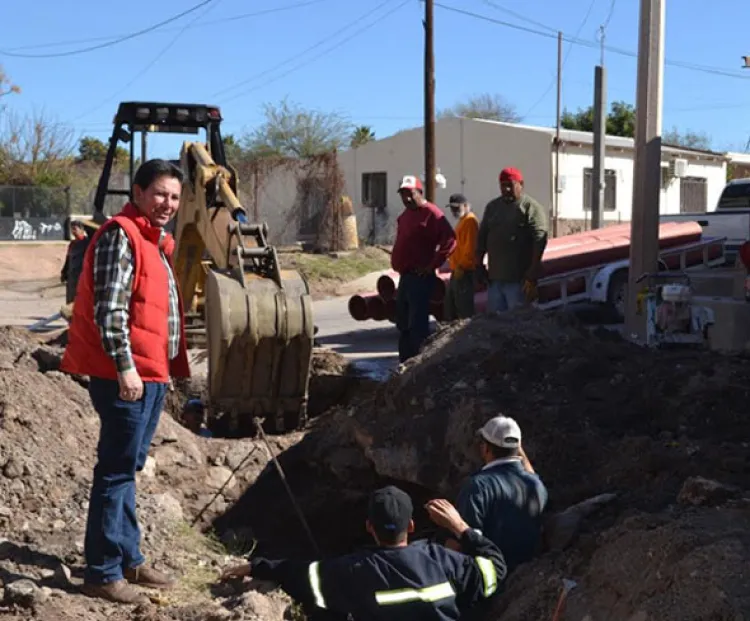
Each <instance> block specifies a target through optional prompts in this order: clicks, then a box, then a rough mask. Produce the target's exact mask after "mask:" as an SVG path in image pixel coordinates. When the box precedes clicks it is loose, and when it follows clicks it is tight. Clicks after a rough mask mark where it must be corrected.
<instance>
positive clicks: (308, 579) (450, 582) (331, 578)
mask: <svg viewBox="0 0 750 621" xmlns="http://www.w3.org/2000/svg"><path fill="white" fill-rule="evenodd" d="M461 546H462V549H463V550H464V552H467V553H460V552H454V551H452V550H448V549H447V548H445V547H443V546H441V545H437V544H433V543H428V542H425V541H418V542H416V543H413V544H411V545H408V546H405V547H400V548H375V549H372V550H366V551H361V552H356V553H354V554H350V555H347V556H343V557H338V558H334V559H329V560H324V561H313V562H301V561H269V560H265V559H255V560H254V561H253V562H252V566H253V568H252V575H253V577H255V578H258V579H259V580H273V581H275V582H278V583H279V584H280V585H281V587H282V588H283V589H284V590H285V591H286V592H287V593H288V594H289V595H290V596H291V597H292V598H294V599H295V600H297V601H298V602H300V603H301V604H302V605H303V606H305V607H306V608H307V609H308V611H310V610H312V609H314V608H317V609H325V610H326V611H328V612H330V613H333V614H337V615H347V614H350V615H352V617H353V618H354V619H356V620H357V621H365V620H373V621H376V620H377V621H379V620H385V619H388V620H392V621H400V620H402V619H403V620H404V621H407V620H408V621H452V620H455V619H459V618H460V616H461V613H462V612H465V611H466V610H468V609H470V608H472V607H473V606H475V605H477V604H478V603H480V602H482V601H485V600H486V599H487V598H489V597H491V596H492V595H493V594H494V593H495V592H496V591H497V589H498V586H499V584H500V583H501V582H502V581H503V580H504V579H505V575H506V568H505V560H504V558H503V556H502V553H501V552H500V550H499V549H498V548H497V547H496V546H495V545H494V544H493V543H492V542H491V541H489V539H487V538H486V537H484V536H483V535H481V534H480V533H478V532H476V531H467V533H465V534H464V536H463V537H462V540H461Z"/></svg>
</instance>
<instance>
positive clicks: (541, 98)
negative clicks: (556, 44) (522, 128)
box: [522, 0, 596, 118]
mask: <svg viewBox="0 0 750 621" xmlns="http://www.w3.org/2000/svg"><path fill="white" fill-rule="evenodd" d="M595 4H596V0H591V4H589V8H588V10H587V11H586V14H585V15H584V16H583V21H581V24H580V26H578V30H576V33H575V35H573V38H574V39H577V38H578V35H580V34H581V30H583V27H584V26H585V25H586V22H587V21H589V17H591V11H592V10H593V8H594V5H595ZM572 51H573V44H572V43H570V44H569V45H568V51H567V52H565V58H564V59H563V62H562V69H563V70H565V65H567V64H568V58H569V57H570V53H571V52H572ZM557 79H558V76H555V77H554V78H552V80H551V81H550V83H549V85H548V86H547V88H546V89H545V91H544V92H543V93H542V94H541V96H540V97H539V99H537V100H536V101H535V102H534V104H533V105H532V106H531V107H530V108H529V109H528V110H527V111H526V114H524V115H523V117H522V118H526V117H527V116H529V114H531V113H532V112H533V111H534V110H536V107H537V106H538V105H539V104H540V103H542V102H543V101H544V99H545V97H547V95H549V92H550V91H551V90H552V87H553V86H554V85H555V83H556V82H557Z"/></svg>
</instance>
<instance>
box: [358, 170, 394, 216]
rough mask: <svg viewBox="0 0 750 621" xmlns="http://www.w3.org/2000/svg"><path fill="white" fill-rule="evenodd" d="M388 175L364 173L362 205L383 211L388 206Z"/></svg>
mask: <svg viewBox="0 0 750 621" xmlns="http://www.w3.org/2000/svg"><path fill="white" fill-rule="evenodd" d="M387 196H388V174H387V173H384V172H374V173H362V204H363V205H365V206H366V207H372V208H374V209H377V210H378V211H382V210H383V209H385V208H386V206H387V205H388V199H387Z"/></svg>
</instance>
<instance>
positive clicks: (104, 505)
mask: <svg viewBox="0 0 750 621" xmlns="http://www.w3.org/2000/svg"><path fill="white" fill-rule="evenodd" d="M182 178H183V176H182V172H181V171H180V169H179V168H177V167H176V166H174V165H173V164H171V163H170V162H167V161H165V160H150V161H148V162H146V163H145V164H143V165H142V166H141V167H140V168H139V169H138V171H137V172H136V174H135V178H134V181H133V188H132V202H130V203H128V204H127V205H125V207H124V208H123V210H122V211H121V212H120V213H119V214H117V215H116V216H114V217H113V218H110V219H109V220H108V221H107V222H106V223H105V224H104V225H102V227H101V228H100V229H99V230H98V231H97V232H96V234H95V235H94V236H93V238H92V239H91V242H90V243H89V246H88V248H87V249H86V254H85V257H84V262H83V271H82V273H81V277H80V281H79V284H78V290H77V293H76V300H75V305H74V307H73V316H72V319H71V323H70V329H69V333H68V346H67V347H66V349H65V355H64V357H63V361H62V369H63V370H64V371H66V372H68V373H71V374H75V375H88V376H90V378H91V381H90V384H89V394H90V396H91V401H92V403H93V405H94V408H95V409H96V411H97V413H98V414H99V419H100V421H101V429H100V435H99V445H98V449H97V459H98V460H97V464H96V467H95V468H94V482H93V485H92V489H91V498H90V503H89V514H88V522H87V526H86V539H85V544H84V547H85V556H86V574H85V580H84V585H83V589H82V590H83V592H84V593H86V594H87V595H89V596H91V597H101V598H104V599H108V600H110V601H114V602H121V603H128V604H132V603H142V602H147V601H148V598H147V597H146V596H145V595H144V594H142V593H140V592H139V591H137V590H136V589H134V588H133V587H132V586H131V585H132V584H139V585H143V586H147V587H150V588H168V587H170V586H171V585H172V579H171V578H170V577H169V576H166V575H165V574H163V573H161V572H158V571H156V570H154V569H152V568H150V567H147V566H146V565H145V559H144V557H143V555H142V554H141V551H140V538H141V534H140V529H139V528H138V520H137V518H136V513H135V506H136V505H135V473H136V472H137V471H140V470H142V469H143V466H144V464H145V462H146V456H147V454H148V449H149V446H150V444H151V439H152V438H153V435H154V432H155V431H156V426H157V424H158V422H159V416H160V414H161V410H162V406H163V404H164V398H165V396H166V391H167V387H168V384H169V378H170V376H172V377H187V376H189V374H190V369H189V365H188V360H187V351H186V347H185V332H184V316H183V309H182V300H181V298H180V293H179V289H178V286H177V279H176V277H175V274H174V269H173V266H172V252H173V250H174V239H172V237H171V235H169V234H168V233H167V232H165V231H164V229H163V227H164V226H165V225H166V224H167V223H168V222H169V221H170V220H171V219H172V218H173V217H174V215H175V214H176V213H177V208H178V207H179V204H180V194H181V191H182Z"/></svg>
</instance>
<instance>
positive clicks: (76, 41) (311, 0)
mask: <svg viewBox="0 0 750 621" xmlns="http://www.w3.org/2000/svg"><path fill="white" fill-rule="evenodd" d="M321 2H328V0H305V2H297V3H295V4H288V5H286V6H280V7H274V8H272V9H263V10H261V11H254V12H252V13H240V14H239V15H230V16H228V17H220V18H218V19H212V20H209V21H206V22H203V23H202V24H192V25H190V26H188V29H191V28H203V27H205V26H214V25H216V24H223V23H226V22H236V21H240V20H243V19H248V18H251V17H260V16H263V15H269V14H272V13H281V12H283V11H290V10H292V9H298V8H302V7H306V6H310V5H312V4H319V3H321ZM170 30H171V31H176V30H180V27H179V26H174V27H171V28H159V31H160V32H169V31H170ZM124 36H126V35H122V34H118V35H107V36H101V37H89V38H86V39H68V40H66V41H55V42H52V43H34V44H31V45H21V46H18V47H10V48H8V49H7V50H6V52H16V51H22V50H37V49H43V48H49V47H61V46H65V45H79V44H83V43H93V42H96V41H113V40H115V39H118V38H121V37H124Z"/></svg>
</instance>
